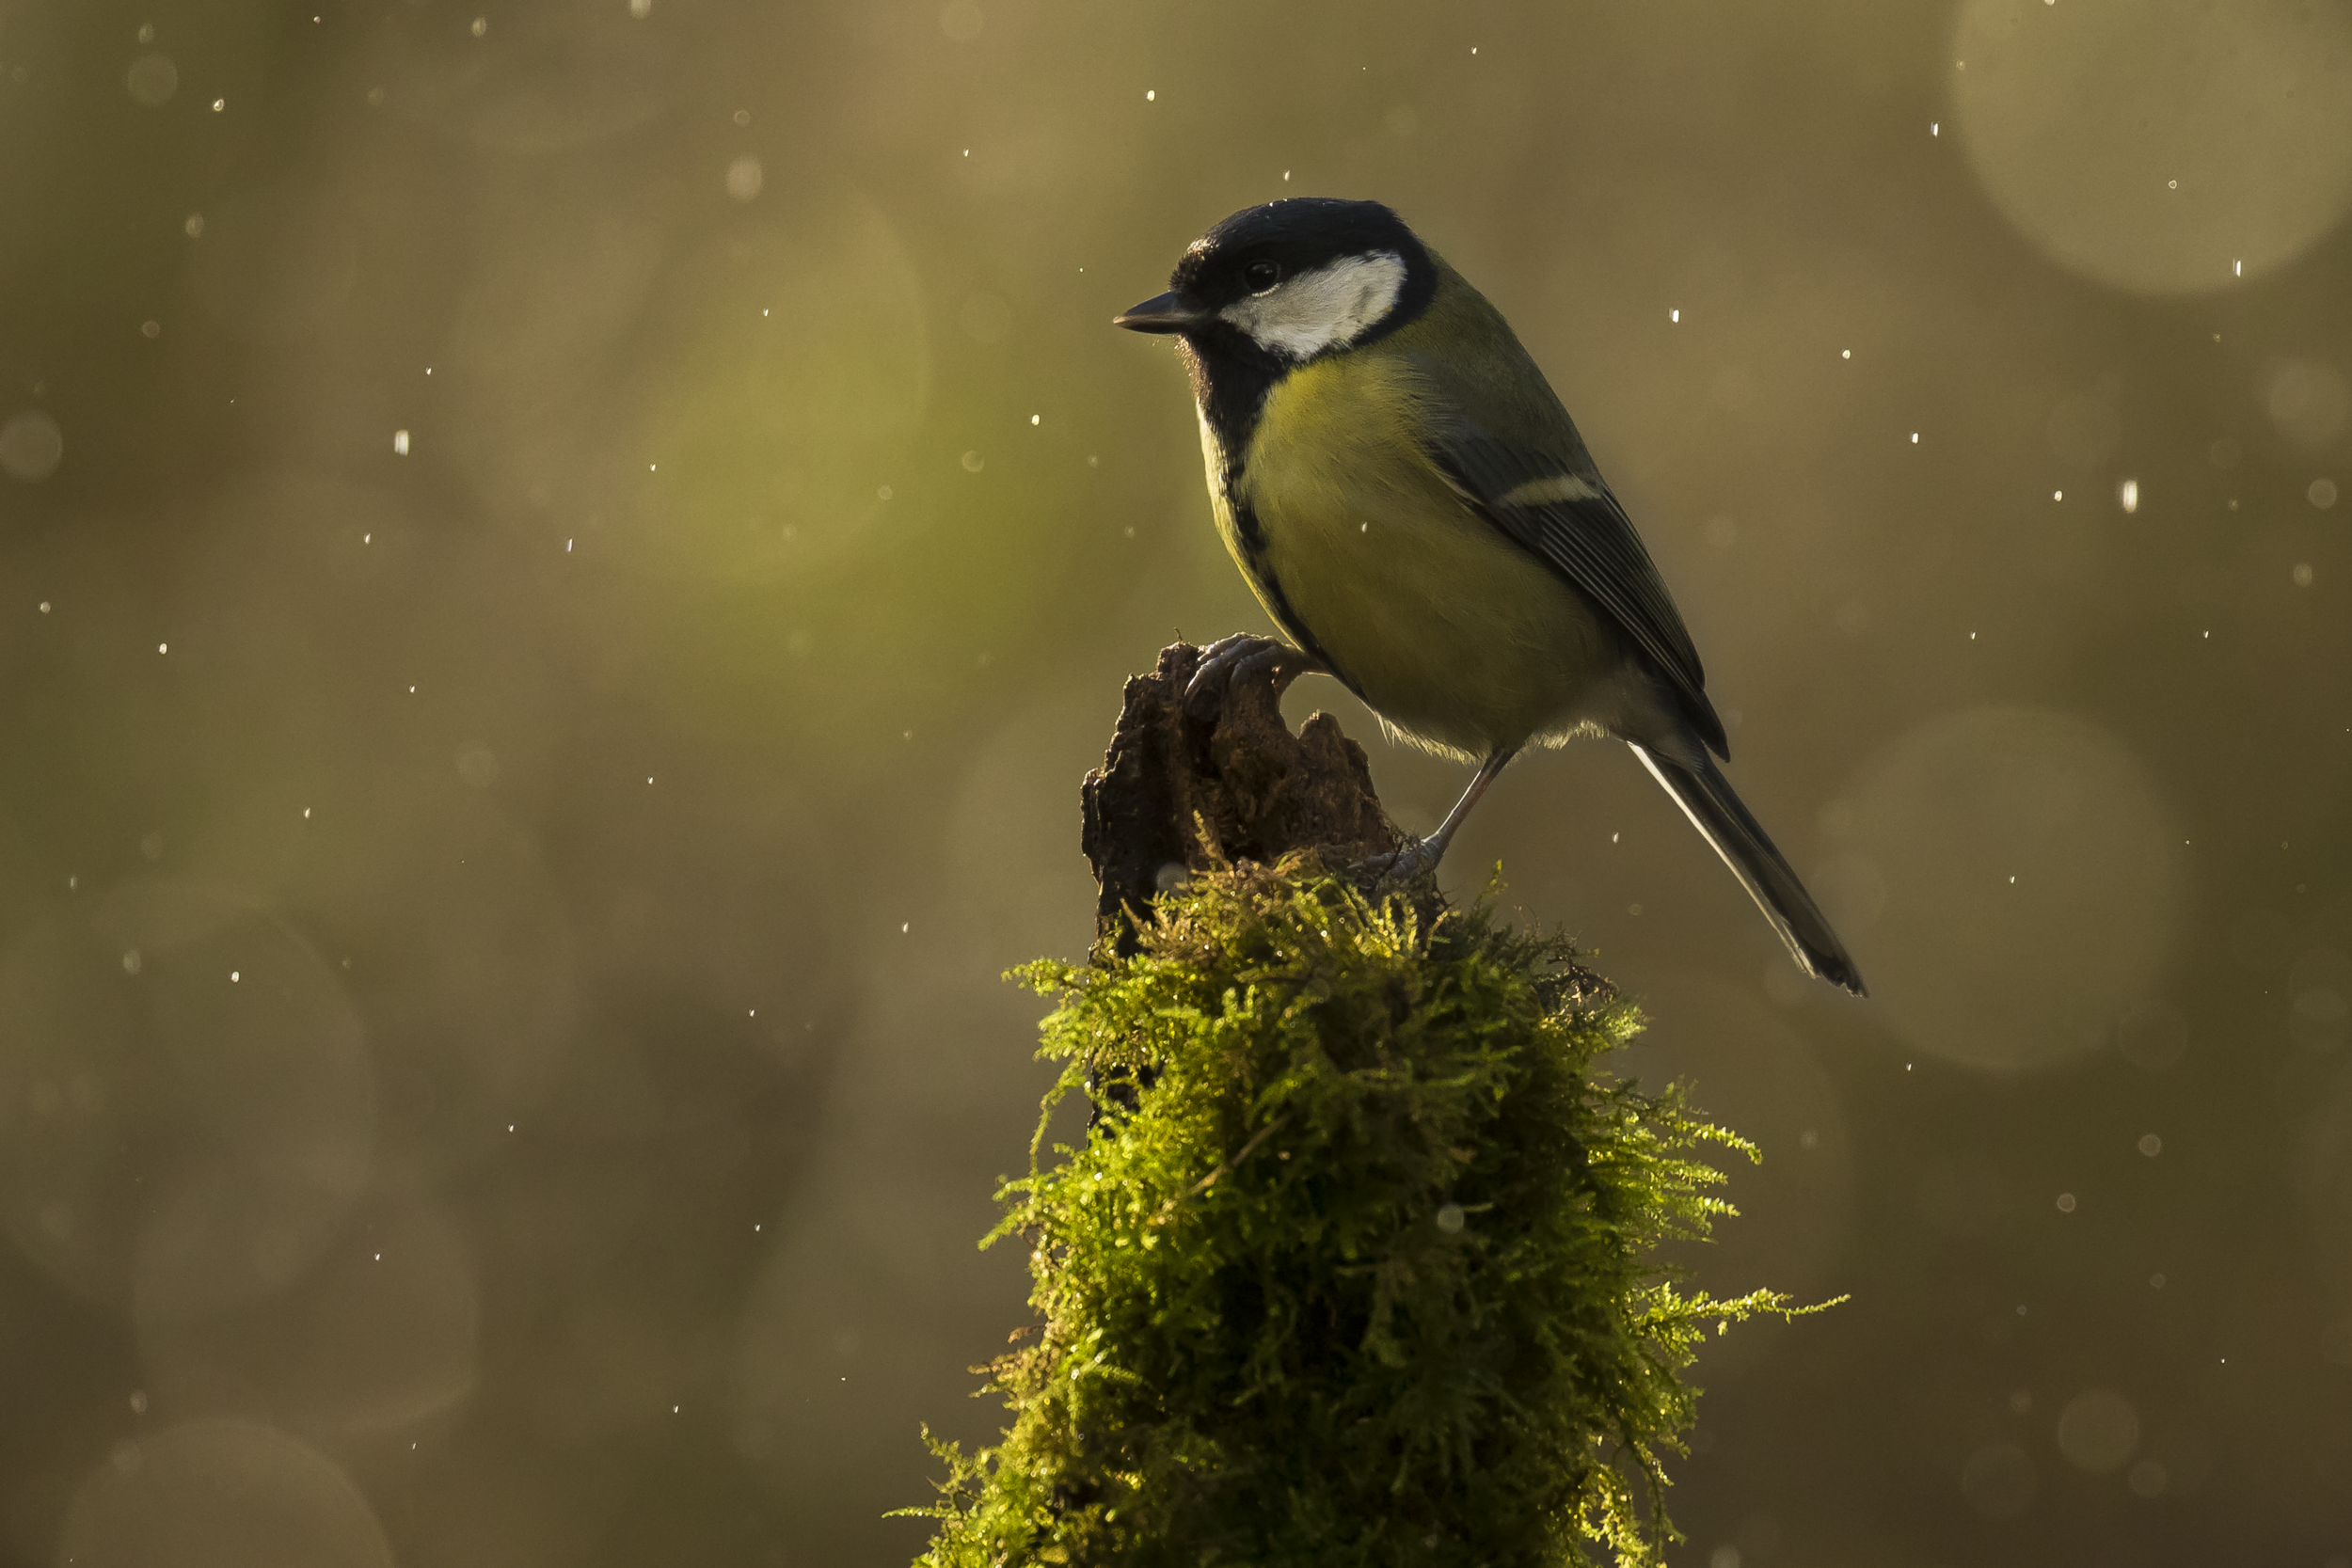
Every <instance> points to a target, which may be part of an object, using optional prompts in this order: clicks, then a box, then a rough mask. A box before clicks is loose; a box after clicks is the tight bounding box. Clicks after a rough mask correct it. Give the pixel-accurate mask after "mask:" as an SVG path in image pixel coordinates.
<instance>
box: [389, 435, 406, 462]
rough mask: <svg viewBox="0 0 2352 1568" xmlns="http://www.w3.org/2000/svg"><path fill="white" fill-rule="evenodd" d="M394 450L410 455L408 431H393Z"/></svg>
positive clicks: (402, 454) (403, 455) (401, 454)
mask: <svg viewBox="0 0 2352 1568" xmlns="http://www.w3.org/2000/svg"><path fill="white" fill-rule="evenodd" d="M392 451H394V452H396V453H398V454H399V455H400V456H402V457H405V456H407V455H408V433H407V432H406V431H405V430H395V431H393V432H392Z"/></svg>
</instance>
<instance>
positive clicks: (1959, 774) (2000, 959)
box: [1824, 707, 2185, 1070]
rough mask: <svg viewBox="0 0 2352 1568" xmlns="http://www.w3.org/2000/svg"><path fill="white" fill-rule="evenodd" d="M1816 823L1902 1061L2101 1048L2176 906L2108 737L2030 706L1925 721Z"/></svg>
mask: <svg viewBox="0 0 2352 1568" xmlns="http://www.w3.org/2000/svg"><path fill="white" fill-rule="evenodd" d="M1843 795H1844V800H1843V807H1844V809H1842V810H1839V811H1836V812H1832V813H1827V814H1825V816H1826V817H1827V818H1828V819H1830V820H1834V821H1835V822H1836V823H1837V824H1839V826H1840V828H1841V829H1842V832H1839V833H1837V834H1836V835H1833V845H1832V857H1831V860H1832V869H1833V870H1834V872H1835V874H1834V875H1832V876H1830V877H1827V878H1825V879H1824V885H1825V886H1827V887H1829V888H1831V889H1833V890H1835V889H1837V888H1840V887H1844V886H1848V885H1851V884H1853V883H1855V882H1857V881H1859V880H1860V879H1861V873H1860V871H1859V870H1858V869H1857V867H1856V866H1855V864H1853V863H1852V862H1853V861H1855V860H1858V861H1860V862H1862V863H1867V866H1868V868H1869V869H1870V870H1871V871H1872V872H1874V873H1875V874H1876V878H1877V881H1876V882H1875V883H1873V884H1871V885H1872V887H1873V889H1874V890H1875V889H1876V888H1878V887H1883V895H1881V896H1879V897H1877V898H1876V899H1874V900H1873V901H1874V902H1876V903H1877V904H1878V905H1879V906H1880V908H1881V912H1879V913H1877V914H1876V915H1875V917H1871V918H1860V917H1861V916H1867V915H1868V914H1869V910H1868V907H1867V905H1865V906H1863V907H1861V908H1859V909H1857V908H1855V907H1853V906H1851V904H1849V905H1846V906H1845V907H1840V906H1839V905H1838V904H1837V903H1835V902H1834V903H1833V904H1832V905H1831V906H1830V913H1831V914H1832V916H1833V918H1844V919H1848V920H1850V921H1851V927H1852V928H1851V929H1849V930H1847V932H1846V935H1847V938H1848V940H1849V941H1851V942H1854V944H1855V946H1856V948H1857V951H1858V953H1859V956H1860V958H1861V961H1862V964H1863V967H1864V969H1865V971H1866V972H1867V974H1869V976H1870V983H1871V988H1872V994H1873V995H1874V997H1876V998H1877V999H1878V1002H1879V1006H1881V1008H1882V1009H1883V1016H1884V1017H1885V1018H1886V1020H1887V1021H1888V1022H1890V1023H1892V1024H1893V1025H1894V1026H1895V1027H1896V1028H1897V1029H1898V1030H1899V1031H1900V1033H1901V1034H1902V1035H1903V1037H1905V1038H1906V1039H1908V1040H1909V1041H1910V1042H1911V1043H1912V1044H1913V1045H1915V1046H1916V1047H1917V1048H1918V1049H1920V1050H1922V1051H1925V1052H1928V1053H1931V1054H1932V1055H1936V1056H1940V1057H1943V1058H1945V1059H1947V1060H1949V1061H1954V1062H1960V1063H1964V1064H1966V1065H1969V1066H1972V1067H1979V1068H1986V1069H1996V1070H2013V1069H2037V1068H2047V1067H2054V1066H2057V1065H2059V1064H2061V1063H2064V1062H2068V1061H2071V1060H2074V1059H2075V1058H2078V1057H2080V1056H2083V1055H2086V1054H2088V1053H2092V1052H2095V1051H2097V1050H2099V1049H2100V1048H2101V1047H2102V1046H2103V1045H2105V1044H2106V1043H2107V1042H2108V1041H2110V1040H2112V1039H2113V1038H2114V1022H2115V1020H2116V1019H2117V1018H2118V1017H2119V1016H2120V1015H2122V1014H2123V1013H2124V1012H2125V1010H2126V1009H2127V1008H2128V1007H2130V1006H2132V1005H2133V1004H2135V1003H2137V1002H2138V1001H2140V1000H2141V999H2142V998H2143V997H2144V996H2145V995H2146V994H2147V992H2148V990H2149V987H2150V982H2151V981H2152V980H2153V978H2154V976H2155V974H2156V969H2157V965H2158V964H2159V963H2160V962H2161V960H2162V958H2163V957H2164V954H2165V952H2166V950H2167V948H2168V947H2169V944H2170V942H2171V940H2172V936H2173V933H2174V930H2175V928H2176V927H2177V925H2178V922H2179V917H2180V911H2181V907H2182V902H2183V898H2184V884H2185V863H2184V861H2183V859H2182V844H2181V834H2179V833H2178V832H2174V831H2173V828H2172V824H2171V820H2170V814H2169V811H2168V810H2167V808H2166V805H2165V802H2164V800H2163V799H2162V797H2161V795H2160V794H2159V792H2158V790H2157V789H2156V787H2155V785H2154V784H2153V783H2152V782H2151V781H2150V780H2149V778H2148V777H2147V774H2146V772H2145V770H2144V769H2143V768H2141V767H2140V765H2139V763H2138V761H2137V759H2136V758H2135V757H2134V756H2133V755H2132V753H2131V752H2129V751H2128V750H2127V749H2126V748H2125V747H2124V746H2123V744H2122V742H2121V741H2119V740H2117V739H2116V738H2115V737H2114V736H2110V735H2108V734H2107V733H2106V732H2105V731H2103V730H2101V729H2099V728H2098V727H2096V726H2095V725H2092V724H2090V723H2088V722H2086V721H2082V720H2079V719H2076V718H2074V717H2072V716H2070V715H2066V714H2062V713H2057V712H2053V711H2050V710H2047V709H2041V708H2026V707H1983V708H1974V709H1967V710H1963V711H1961V712H1957V713H1950V714H1946V715H1943V716H1941V717H1938V718H1935V719H1931V720H1929V721H1927V722H1925V723H1923V724H1921V725H1919V726H1918V727H1917V728H1915V729H1914V730H1913V731H1912V732H1911V733H1910V734H1909V735H1906V736H1903V737H1902V738H1901V739H1899V740H1898V741H1897V742H1895V743H1894V744H1893V745H1892V746H1890V747H1888V748H1887V749H1886V750H1885V751H1884V752H1881V753H1880V754H1879V755H1878V756H1877V757H1876V758H1874V759H1872V760H1871V761H1870V762H1869V763H1868V764H1867V765H1866V766H1865V767H1864V768H1862V770H1861V771H1860V773H1859V774H1858V775H1857V776H1856V777H1855V778H1854V780H1853V781H1852V783H1851V784H1850V785H1848V786H1847V788H1846V789H1845V791H1844V792H1843Z"/></svg>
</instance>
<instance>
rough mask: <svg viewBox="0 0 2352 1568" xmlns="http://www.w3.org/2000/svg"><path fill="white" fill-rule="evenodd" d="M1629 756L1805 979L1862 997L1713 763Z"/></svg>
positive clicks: (1807, 900) (1822, 924)
mask: <svg viewBox="0 0 2352 1568" xmlns="http://www.w3.org/2000/svg"><path fill="white" fill-rule="evenodd" d="M1633 754H1634V755H1635V756H1637V757H1640V758H1641V759H1642V766H1643V767H1645V768H1648V769H1649V770H1650V776H1651V777H1653V778H1655V779H1656V780H1657V781H1658V782H1659V783H1660V784H1664V785H1665V786H1666V793H1667V794H1669V795H1671V796H1673V797H1674V798H1675V803H1676V804H1677V805H1678V806H1680V807H1681V808H1682V812H1683V815H1684V816H1688V817H1689V818H1690V819H1691V822H1692V826H1694V827H1696V828H1697V829H1698V831H1699V832H1702V833H1704V834H1706V835H1707V842H1708V843H1709V844H1711V845H1713V846H1714V847H1715V852H1716V853H1717V854H1719V855H1721V856H1723V858H1724V864H1725V865H1728V866H1730V867H1731V872H1732V875H1733V876H1735V877H1737V878H1739V879H1740V886H1742V887H1744V888H1746V889H1747V890H1748V895H1749V896H1750V897H1752V898H1754V899H1755V900H1756V908H1758V909H1760V910H1762V911H1764V918H1765V919H1767V920H1769V921H1771V922H1772V929H1773V930H1775V931H1778V932H1779V933H1780V940H1781V941H1783V942H1787V943H1788V951H1789V952H1790V953H1792V954H1794V955H1795V957H1796V959H1797V962H1798V963H1799V964H1801V965H1803V966H1804V971H1805V973H1806V974H1814V975H1818V976H1820V978H1821V979H1824V980H1827V981H1829V982H1830V983H1831V984H1832V985H1837V986H1843V987H1844V988H1845V989H1846V990H1850V991H1851V992H1853V994H1854V995H1856V996H1865V995H1867V994H1868V992H1867V991H1865V990H1863V989H1862V972H1861V971H1860V970H1858V969H1856V968H1854V962H1853V959H1851V958H1849V957H1847V956H1846V944H1845V943H1844V942H1839V941H1838V940H1837V933H1836V931H1833V930H1831V929H1830V925H1829V919H1828V917H1827V916H1825V915H1823V914H1822V913H1821V910H1820V905H1818V904H1816V903H1814V902H1813V895H1811V894H1809V893H1807V892H1805V890H1804V883H1803V882H1801V881H1799V880H1798V879H1797V874H1796V873H1795V872H1794V871H1791V870H1790V869H1788V862H1787V861H1785V860H1783V859H1781V856H1780V851H1779V850H1778V849H1775V848H1773V847H1772V838H1771V836H1770V835H1768V834H1767V833H1766V832H1764V830H1763V828H1762V827H1761V826H1759V825H1758V824H1757V822H1756V818H1755V817H1754V816H1750V815H1749V814H1748V808H1747V807H1746V806H1745V805H1743V804H1741V803H1740V797H1739V795H1738V794H1737V793H1736V792H1735V791H1734V790H1733V789H1732V787H1731V781H1730V780H1729V779H1726V778H1724V775H1723V771H1722V769H1720V768H1717V767H1716V766H1715V759H1714V758H1712V757H1710V756H1708V755H1707V753H1706V752H1705V751H1704V750H1701V751H1700V752H1699V759H1698V760H1699V765H1698V767H1697V768H1685V767H1684V766H1683V765H1682V764H1680V763H1678V762H1676V761H1674V760H1673V759H1672V758H1669V757H1664V756H1661V755H1659V754H1658V753H1657V752H1653V751H1651V750H1650V749H1649V748H1647V747H1645V746H1639V745H1637V746H1634V748H1633Z"/></svg>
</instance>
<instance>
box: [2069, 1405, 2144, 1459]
mask: <svg viewBox="0 0 2352 1568" xmlns="http://www.w3.org/2000/svg"><path fill="white" fill-rule="evenodd" d="M2138 1450H2139V1412H2138V1411H2137V1410H2134V1409H2133V1408H2132V1403H2131V1402H2130V1401H2129V1400H2127V1399H2125V1398H2124V1397H2123V1396H2122V1395H2121V1394H2118V1393H2113V1392H2110V1391H2109V1390H2107V1389H2105V1388H2094V1389H2092V1390H2090V1392H2089V1393H2085V1394H2077V1395H2075V1396H2074V1398H2073V1399H2071V1400H2069V1401H2067V1402H2066V1408H2065V1409H2064V1410H2062V1411H2060V1412H2058V1451H2059V1452H2060V1453H2062V1454H2064V1455H2065V1456H2066V1459H2067V1463H2069V1464H2070V1465H2074V1467H2075V1468H2076V1469H2078V1470H2089V1471H2090V1472H2091V1473H2092V1474H2094V1475H2105V1474H2106V1473H2108V1472H2109V1471H2112V1470H2120V1469H2122V1467H2123V1466H2124V1465H2126V1464H2128V1463H2129V1462H2130V1460H2131V1457H2132V1455H2133V1454H2135V1453H2137V1451H2138Z"/></svg>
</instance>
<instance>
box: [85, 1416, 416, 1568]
mask: <svg viewBox="0 0 2352 1568" xmlns="http://www.w3.org/2000/svg"><path fill="white" fill-rule="evenodd" d="M57 1560H58V1561H59V1562H61V1563H71V1564H72V1565H73V1568H159V1565H160V1564H164V1563H169V1564H171V1568H391V1565H392V1549H391V1546H390V1544H389V1543H388V1542H387V1541H386V1540H385V1538H384V1529H383V1527H382V1526H381V1525H379V1524H378V1523H377V1522H376V1518H375V1513H374V1511H373V1509H371V1508H370V1507H369V1506H368V1501H367V1499H366V1498H365V1497H362V1496H360V1493H359V1489H358V1487H357V1486H355V1485H353V1484H352V1482H351V1478H350V1477H348V1476H346V1475H345V1474H343V1472H342V1469H341V1468H339V1467H338V1466H337V1465H335V1464H334V1463H333V1462H332V1461H331V1460H329V1459H327V1458H326V1456H325V1455H323V1454H321V1453H319V1452H318V1451H317V1450H315V1449H311V1448H310V1447H308V1446H307V1445H305V1444H303V1443H300V1442H298V1441H296V1440H295V1439H294V1438H293V1437H290V1436H288V1435H287V1434H285V1433H282V1432H278V1431H276V1430H275V1429H273V1428H270V1427H265V1426H258V1425H255V1424H253V1423H252V1422H248V1421H230V1420H202V1421H190V1422H188V1423H186V1424H185V1425H183V1426H178V1427H174V1428H172V1429H171V1430H170V1431H168V1432H166V1433H163V1434H162V1435H160V1436H157V1437H154V1438H151V1439H149V1440H147V1441H145V1442H140V1443H134V1444H124V1445H122V1446H121V1447H120V1448H119V1449H117V1450H116V1452H114V1453H113V1454H111V1455H110V1456H108V1457H107V1458H106V1459H105V1460H103V1461H102V1462H101V1463H100V1464H99V1465H98V1467H97V1468H96V1469H95V1470H93V1471H92V1472H91V1473H90V1476H89V1479H88V1480H87V1481H84V1482H83V1483H82V1487H81V1490H80V1491H79V1492H78V1493H76V1494H75V1496H74V1498H73V1504H72V1508H71V1509H70V1510H69V1511H68V1512H67V1514H66V1521H65V1528H64V1531H63V1533H62V1535H61V1537H60V1539H59V1542H58V1548H57Z"/></svg>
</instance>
